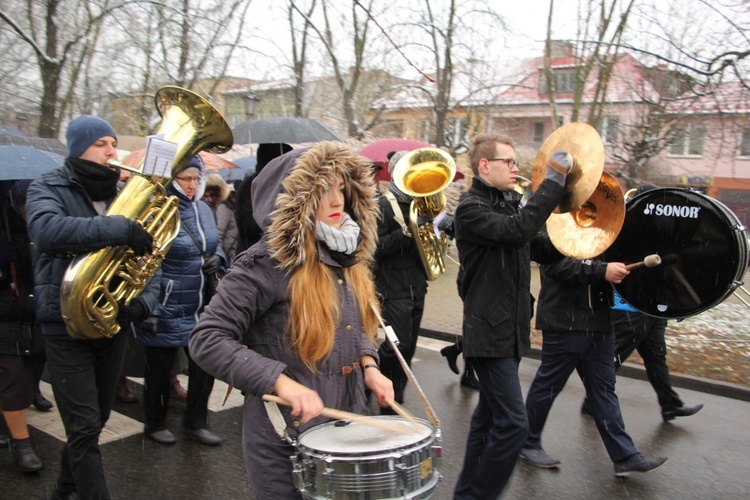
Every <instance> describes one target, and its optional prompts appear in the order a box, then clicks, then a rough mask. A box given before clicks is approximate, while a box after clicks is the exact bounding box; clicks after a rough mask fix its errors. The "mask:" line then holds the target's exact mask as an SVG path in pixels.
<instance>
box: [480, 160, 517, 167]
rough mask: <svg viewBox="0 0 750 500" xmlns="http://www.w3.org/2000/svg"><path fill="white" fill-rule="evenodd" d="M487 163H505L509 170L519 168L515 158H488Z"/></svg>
mask: <svg viewBox="0 0 750 500" xmlns="http://www.w3.org/2000/svg"><path fill="white" fill-rule="evenodd" d="M486 160H487V161H504V162H505V163H506V165H508V168H513V167H516V168H518V162H517V161H516V160H514V159H513V158H486Z"/></svg>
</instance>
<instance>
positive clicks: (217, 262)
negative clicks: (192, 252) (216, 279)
mask: <svg viewBox="0 0 750 500" xmlns="http://www.w3.org/2000/svg"><path fill="white" fill-rule="evenodd" d="M221 263H222V260H221V257H219V256H218V255H216V254H213V255H212V256H211V257H208V258H206V261H205V262H204V263H203V272H204V273H205V274H213V273H215V272H216V271H218V270H219V269H221Z"/></svg>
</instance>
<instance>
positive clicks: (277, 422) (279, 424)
mask: <svg viewBox="0 0 750 500" xmlns="http://www.w3.org/2000/svg"><path fill="white" fill-rule="evenodd" d="M263 404H264V405H265V406H266V414H268V420H270V421H271V425H273V429H274V430H275V431H276V434H278V435H279V437H280V438H281V439H283V440H284V441H286V442H287V443H293V441H292V438H290V437H289V433H288V432H287V431H286V420H284V415H282V414H281V410H279V407H278V405H277V404H276V403H274V402H271V401H264V402H263Z"/></svg>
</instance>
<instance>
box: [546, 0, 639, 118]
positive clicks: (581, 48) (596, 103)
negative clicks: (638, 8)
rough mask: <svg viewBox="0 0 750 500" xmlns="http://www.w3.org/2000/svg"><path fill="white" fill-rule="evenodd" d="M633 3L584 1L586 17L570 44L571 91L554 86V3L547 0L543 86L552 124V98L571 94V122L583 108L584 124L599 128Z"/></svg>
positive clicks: (632, 1) (553, 103) (631, 0)
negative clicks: (585, 114)
mask: <svg viewBox="0 0 750 500" xmlns="http://www.w3.org/2000/svg"><path fill="white" fill-rule="evenodd" d="M634 3H635V0H626V1H624V2H622V3H620V4H618V0H612V1H611V3H609V5H607V2H606V1H605V0H588V3H587V5H586V6H585V7H584V8H583V11H584V12H586V14H585V15H583V16H581V17H580V18H579V19H580V24H579V33H578V39H577V40H574V41H572V42H571V43H570V47H571V48H572V53H571V54H570V56H571V57H572V58H573V60H574V61H575V66H574V68H573V69H572V72H573V85H572V86H571V87H572V88H567V87H566V88H564V89H562V88H559V87H560V85H558V84H557V83H556V80H558V79H557V78H556V76H557V75H556V74H555V70H554V68H553V67H552V66H551V65H552V63H553V57H552V53H551V52H552V47H553V44H552V29H551V27H552V18H553V16H554V0H550V7H549V16H548V20H547V40H546V45H545V65H544V74H545V79H544V83H543V85H545V87H546V90H547V92H548V94H549V100H550V107H551V109H552V116H553V120H554V121H553V123H558V121H557V120H558V118H557V106H556V101H555V95H556V94H557V93H558V92H563V93H566V94H567V93H570V94H572V98H573V104H572V110H571V118H570V119H571V121H580V120H581V118H580V114H581V112H582V111H583V110H584V109H585V110H586V111H587V112H588V117H587V118H586V121H587V122H588V123H589V124H590V125H591V126H593V127H595V128H598V127H599V125H600V124H601V120H602V116H603V112H604V108H605V105H606V103H607V88H608V87H609V81H610V78H611V77H612V68H613V66H614V64H615V63H616V62H617V58H618V55H619V52H618V50H619V46H620V44H621V40H622V37H623V34H624V32H625V29H626V28H627V24H628V18H629V16H630V13H631V11H632V9H633V4H634ZM566 71H568V70H566ZM591 85H593V86H594V89H593V93H591V92H590V91H589V88H590V86H591ZM584 97H585V101H586V102H585V103H584ZM584 104H585V106H584Z"/></svg>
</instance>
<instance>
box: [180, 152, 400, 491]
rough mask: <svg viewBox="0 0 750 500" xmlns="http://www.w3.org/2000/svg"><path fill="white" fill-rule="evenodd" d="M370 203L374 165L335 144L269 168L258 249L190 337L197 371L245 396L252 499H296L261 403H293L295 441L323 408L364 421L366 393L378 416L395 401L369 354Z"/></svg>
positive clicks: (286, 461) (285, 454)
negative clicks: (274, 399) (267, 397)
mask: <svg viewBox="0 0 750 500" xmlns="http://www.w3.org/2000/svg"><path fill="white" fill-rule="evenodd" d="M375 194H376V192H375V185H374V182H373V180H372V175H371V171H370V162H369V161H368V160H367V159H365V158H363V157H361V156H359V155H357V154H356V152H355V151H354V150H352V149H351V148H349V147H346V146H345V145H343V144H341V143H335V142H321V143H318V144H316V145H315V146H313V147H311V148H309V149H296V150H293V151H291V152H289V153H287V154H285V155H283V156H281V157H279V158H276V159H274V160H273V161H272V162H271V163H269V164H268V165H267V166H266V168H264V169H263V171H262V172H261V173H260V174H259V176H258V177H257V178H256V179H255V180H254V181H253V187H252V200H253V216H254V218H255V220H256V222H258V224H259V225H260V226H261V227H262V228H263V229H264V236H263V239H262V240H261V241H260V242H258V243H257V244H255V245H253V246H252V247H250V248H249V249H248V250H246V251H245V252H243V253H242V254H240V255H239V256H238V258H237V259H236V261H235V265H234V266H233V267H232V268H231V270H230V272H229V273H228V274H227V276H226V277H225V278H224V279H223V280H222V282H221V285H220V286H219V289H218V293H217V294H216V295H215V296H214V298H213V299H212V300H211V303H210V304H209V306H208V307H207V308H206V310H205V312H204V313H203V315H202V316H201V318H200V321H199V322H198V325H197V327H196V329H195V330H194V331H193V333H192V335H191V338H190V349H191V351H190V352H191V353H192V355H193V357H194V358H195V360H196V361H197V362H198V363H199V364H200V365H201V366H202V367H203V368H204V369H205V370H206V371H208V372H209V373H211V374H213V375H215V376H216V377H217V378H219V379H221V380H224V381H226V382H227V383H229V384H230V385H232V386H233V387H236V388H237V389H240V390H242V391H243V392H244V393H245V394H246V395H247V397H246V398H245V407H244V424H243V446H244V454H245V465H246V468H247V472H248V476H249V478H250V483H251V484H252V487H253V490H254V492H255V495H256V496H257V498H259V499H264V498H273V499H274V500H277V499H279V498H298V497H300V494H299V492H298V491H297V490H296V489H295V487H294V483H293V479H292V463H291V460H290V458H289V457H290V456H291V455H292V454H293V453H294V449H293V447H292V445H291V444H289V443H287V442H285V441H283V440H282V439H281V438H279V436H278V435H277V433H276V432H275V431H274V427H273V425H272V423H271V421H270V419H269V417H268V415H267V413H266V409H265V407H264V403H263V400H262V399H261V396H263V395H264V394H271V393H273V394H276V395H277V396H279V397H281V398H283V399H285V400H286V401H288V402H289V403H290V407H281V408H280V410H281V413H282V415H283V417H284V420H285V423H286V428H287V432H288V434H289V435H290V437H292V438H295V437H297V436H299V434H301V433H302V432H304V431H305V430H306V429H308V428H310V427H312V426H314V425H317V424H321V423H323V422H325V421H326V420H327V418H326V417H325V416H322V415H321V412H323V410H324V408H333V409H338V410H343V411H348V412H353V413H358V414H366V413H369V412H368V409H367V400H366V397H365V388H367V389H369V390H371V391H372V392H374V393H375V394H376V396H377V400H378V403H379V404H381V405H382V406H384V405H386V404H387V402H388V401H392V400H393V396H394V394H393V385H392V384H391V381H390V380H388V379H387V378H386V377H385V376H383V375H382V374H381V373H380V370H379V368H378V365H377V361H378V358H377V347H376V345H375V344H374V339H375V335H376V333H377V322H378V321H377V316H376V313H375V311H374V310H372V309H371V307H372V304H375V305H376V304H377V300H376V297H375V288H374V284H373V280H372V273H371V264H372V256H373V252H374V250H375V243H376V241H375V240H376V237H377V216H378V210H377V203H376V201H375ZM376 307H377V306H376Z"/></svg>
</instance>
